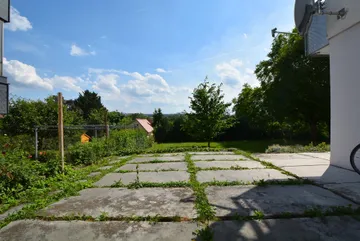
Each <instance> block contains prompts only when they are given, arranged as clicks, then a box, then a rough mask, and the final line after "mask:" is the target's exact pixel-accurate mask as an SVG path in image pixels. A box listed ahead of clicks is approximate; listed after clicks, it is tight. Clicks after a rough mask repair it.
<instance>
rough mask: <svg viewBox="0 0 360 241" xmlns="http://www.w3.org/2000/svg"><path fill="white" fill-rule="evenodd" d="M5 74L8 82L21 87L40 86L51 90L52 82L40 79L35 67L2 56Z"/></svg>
mask: <svg viewBox="0 0 360 241" xmlns="http://www.w3.org/2000/svg"><path fill="white" fill-rule="evenodd" d="M4 72H5V76H7V77H8V78H9V81H10V83H12V84H14V85H15V86H21V87H40V88H43V89H47V90H52V89H53V86H52V84H51V83H50V82H49V81H47V80H44V79H42V78H41V77H40V76H39V75H38V74H37V73H36V69H35V68H34V67H33V66H31V65H28V64H24V63H22V62H20V61H17V60H7V59H5V58H4Z"/></svg>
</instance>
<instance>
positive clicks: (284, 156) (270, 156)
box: [254, 153, 313, 161]
mask: <svg viewBox="0 0 360 241" xmlns="http://www.w3.org/2000/svg"><path fill="white" fill-rule="evenodd" d="M254 155H255V156H256V157H258V158H260V159H263V160H265V161H271V160H292V159H313V157H311V156H306V155H300V154H297V153H266V154H254Z"/></svg>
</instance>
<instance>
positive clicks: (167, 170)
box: [118, 168, 180, 173]
mask: <svg viewBox="0 0 360 241" xmlns="http://www.w3.org/2000/svg"><path fill="white" fill-rule="evenodd" d="M177 171H180V170H179V169H175V168H168V169H158V170H141V171H139V172H177ZM129 172H136V170H119V171H118V173H129Z"/></svg>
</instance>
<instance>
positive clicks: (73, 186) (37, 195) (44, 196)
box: [0, 157, 132, 228]
mask: <svg viewBox="0 0 360 241" xmlns="http://www.w3.org/2000/svg"><path fill="white" fill-rule="evenodd" d="M131 158H132V157H129V158H124V159H123V160H121V161H119V162H118V163H114V165H113V167H112V168H110V169H107V170H102V171H101V174H99V175H97V176H93V177H88V175H89V174H90V173H91V172H94V171H96V170H98V169H99V167H101V166H105V165H107V164H108V163H109V162H110V161H111V159H110V158H105V159H103V160H102V161H100V162H99V163H98V164H93V165H91V166H87V167H83V168H78V169H76V170H75V169H73V168H70V167H67V168H66V174H59V175H56V176H55V177H53V178H48V179H47V180H46V183H45V184H46V185H47V186H48V187H49V188H47V189H41V190H38V189H35V188H34V189H29V190H28V195H26V196H24V200H22V201H24V202H27V203H30V204H28V205H25V206H24V207H23V208H22V209H21V210H19V211H18V212H15V213H12V214H10V215H9V216H8V217H6V218H5V219H4V220H2V221H0V228H2V227H4V226H6V225H7V224H8V223H10V222H12V221H15V220H19V219H32V218H36V212H37V211H38V210H40V209H43V208H45V207H46V206H48V205H50V204H51V203H54V202H57V201H59V200H60V199H63V198H65V197H69V196H74V195H76V194H78V192H79V191H81V190H82V189H84V188H89V187H92V186H93V183H94V182H96V181H98V180H100V179H101V178H102V177H103V176H105V175H106V174H107V173H110V172H113V171H114V170H115V169H117V168H119V167H121V166H122V165H124V164H125V163H126V162H127V161H128V160H130V159H131ZM80 180H86V181H85V182H79V181H80ZM57 190H60V191H61V192H57ZM49 193H52V195H49ZM25 198H26V199H25Z"/></svg>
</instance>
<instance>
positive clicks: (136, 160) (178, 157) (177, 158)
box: [128, 156, 185, 163]
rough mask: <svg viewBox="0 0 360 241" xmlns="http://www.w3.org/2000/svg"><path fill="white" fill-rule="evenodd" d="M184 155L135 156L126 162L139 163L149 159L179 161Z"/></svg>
mask: <svg viewBox="0 0 360 241" xmlns="http://www.w3.org/2000/svg"><path fill="white" fill-rule="evenodd" d="M184 160H185V157H184V156H160V157H137V158H134V159H133V160H130V161H129V162H128V163H139V162H151V161H163V162H167V161H170V162H174V161H175V162H181V161H184Z"/></svg>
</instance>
